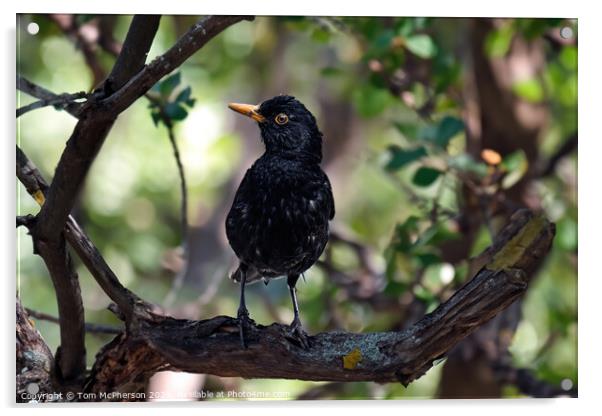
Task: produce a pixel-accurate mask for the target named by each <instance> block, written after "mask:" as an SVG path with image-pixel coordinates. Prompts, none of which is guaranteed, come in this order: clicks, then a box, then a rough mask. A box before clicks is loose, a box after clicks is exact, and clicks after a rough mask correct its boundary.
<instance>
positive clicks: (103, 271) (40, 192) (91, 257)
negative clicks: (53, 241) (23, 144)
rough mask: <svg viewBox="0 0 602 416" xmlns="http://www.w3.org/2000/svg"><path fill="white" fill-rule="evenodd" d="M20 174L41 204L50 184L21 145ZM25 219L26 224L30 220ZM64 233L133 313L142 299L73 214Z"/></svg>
mask: <svg viewBox="0 0 602 416" xmlns="http://www.w3.org/2000/svg"><path fill="white" fill-rule="evenodd" d="M17 177H18V178H19V180H20V181H21V183H22V184H23V185H24V186H25V189H26V190H27V192H28V193H29V194H30V195H31V196H32V197H33V198H34V199H35V200H36V201H37V202H38V204H40V205H42V204H43V203H44V200H45V193H46V192H47V189H48V184H47V182H46V181H45V180H44V178H43V177H42V174H41V173H40V171H39V170H38V169H37V167H36V166H35V165H34V164H33V162H31V161H30V160H29V159H28V158H27V156H26V155H25V153H23V151H22V150H21V149H20V148H19V147H18V146H17ZM24 222H25V225H26V224H27V222H28V221H24ZM64 235H65V238H66V239H67V241H68V242H69V244H70V245H71V247H72V248H73V249H74V250H75V252H76V253H77V255H78V256H79V257H80V259H81V260H82V262H83V263H84V265H85V266H86V267H87V268H88V270H89V271H90V273H92V276H93V277H94V279H95V280H96V281H97V283H98V284H99V285H100V287H101V288H102V289H103V290H104V292H105V293H106V294H107V295H108V296H109V298H111V300H113V302H115V303H116V304H117V306H118V308H119V310H120V312H121V313H123V314H124V315H126V316H131V315H132V313H133V308H134V307H135V306H136V305H143V302H142V301H141V300H140V299H139V298H138V297H137V296H136V295H135V294H133V293H132V292H130V291H129V290H127V289H126V288H125V287H123V285H122V284H121V283H120V282H119V279H118V278H117V276H116V275H115V273H113V271H112V270H111V268H110V267H109V265H108V264H107V263H106V262H105V260H104V259H103V257H102V256H101V254H100V252H99V251H98V249H97V248H96V247H95V246H94V244H93V243H92V241H90V238H88V236H87V235H86V234H85V233H84V232H83V231H82V229H81V228H80V226H79V225H78V224H77V222H76V221H75V220H74V219H73V217H71V216H69V217H68V218H67V224H66V225H65V229H64Z"/></svg>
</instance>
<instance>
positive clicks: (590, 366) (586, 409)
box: [0, 0, 602, 416]
mask: <svg viewBox="0 0 602 416" xmlns="http://www.w3.org/2000/svg"><path fill="white" fill-rule="evenodd" d="M2 3H3V4H2V6H3V8H4V9H5V10H3V12H4V13H2V14H1V17H0V19H2V23H3V32H2V33H3V34H4V36H3V42H2V46H3V50H4V53H3V57H4V62H5V64H4V65H1V66H0V67H1V68H0V70H1V71H2V76H1V77H0V80H2V82H3V91H6V94H7V96H5V97H7V98H5V100H2V108H3V111H2V117H3V120H2V121H3V123H2V125H3V126H5V129H4V130H5V131H4V140H3V143H4V146H5V147H4V149H3V150H4V151H3V153H2V154H3V158H2V161H3V162H4V163H3V169H2V170H1V172H2V173H1V174H2V175H3V176H2V182H1V183H2V184H3V186H4V192H5V194H4V195H5V198H4V199H3V202H2V203H0V207H1V208H0V209H2V213H3V215H2V218H3V219H4V220H5V223H4V225H5V227H4V229H5V230H6V231H5V232H3V233H2V236H3V238H2V244H3V246H2V247H1V249H0V256H1V258H0V264H2V265H5V270H6V273H3V275H2V279H1V280H2V282H3V284H4V285H5V287H4V291H3V292H2V293H3V294H4V295H5V296H4V300H5V305H4V308H3V311H4V318H5V319H2V322H3V330H2V332H1V333H2V335H3V337H4V338H3V342H2V344H0V345H2V347H3V353H2V360H3V362H2V366H1V367H0V368H2V369H3V370H4V371H3V373H4V374H3V376H2V377H0V383H1V384H0V394H1V396H2V399H3V401H4V403H6V404H7V405H9V406H10V404H11V403H12V401H13V397H14V396H13V393H12V392H13V391H14V373H13V370H12V369H14V355H13V354H14V338H13V337H14V309H13V308H14V306H13V305H14V303H13V299H14V298H13V296H14V287H15V285H14V276H15V248H14V235H15V234H14V231H13V229H14V213H15V204H14V201H15V195H14V193H15V180H14V176H13V168H12V166H13V165H12V163H13V155H14V153H13V152H14V150H13V149H14V148H13V147H12V143H13V140H14V127H13V126H14V118H13V115H14V95H13V90H14V71H15V69H14V68H15V67H14V59H15V37H14V26H15V13H17V12H36V13H40V12H55V13H58V12H78V13H84V12H85V13H125V14H130V13H133V12H137V13H150V14H152V13H163V14H209V13H218V14H257V15H263V14H280V15H381V16H383V15H385V16H386V15H414V16H456V17H457V16H484V17H485V16H487V17H490V16H517V17H518V16H520V17H525V16H529V17H576V18H579V29H578V30H579V130H580V135H581V143H580V146H579V188H580V190H581V192H580V193H579V235H580V238H579V242H580V253H579V254H580V256H579V277H580V284H579V335H580V337H579V363H580V365H579V395H580V398H579V399H577V400H538V401H536V400H504V401H501V400H494V401H491V400H482V401H441V400H439V401H428V402H427V401H398V402H374V401H371V402H366V401H335V402H323V401H321V402H286V403H257V402H253V403H238V404H226V403H217V404H216V403H199V404H197V405H196V406H194V407H187V408H186V409H184V408H182V409H180V410H185V411H194V412H195V413H197V414H198V411H199V410H201V411H206V412H210V413H211V414H212V415H213V414H222V413H231V412H233V411H237V412H241V411H243V409H244V412H245V416H253V415H262V416H263V415H266V414H282V412H283V411H286V414H287V416H288V415H291V416H292V415H304V416H306V415H307V412H317V411H319V409H320V410H321V409H322V408H326V409H325V410H326V411H332V410H334V409H335V408H336V409H341V411H342V412H345V415H348V414H349V415H358V414H364V413H365V412H367V411H370V410H371V409H372V408H373V407H377V410H376V411H377V412H379V413H381V412H391V413H393V412H395V413H399V412H401V411H403V412H405V413H418V412H424V411H425V410H429V411H431V412H437V413H440V414H445V415H446V416H447V415H463V416H464V415H471V414H475V415H476V414H478V415H481V416H482V415H483V413H484V412H487V414H488V415H489V414H492V415H498V414H499V415H502V414H503V415H507V414H508V412H517V411H518V412H521V413H522V411H525V410H531V411H533V412H538V413H539V412H545V415H546V416H548V415H555V414H562V415H566V414H567V413H573V414H579V415H581V414H592V413H593V412H594V410H593V409H594V406H595V405H597V404H598V403H596V402H597V401H599V400H596V399H598V398H599V397H600V393H599V391H598V390H599V388H598V386H600V385H601V382H600V375H601V374H602V369H601V368H600V358H599V354H600V351H602V348H601V345H600V332H599V331H600V318H599V316H600V311H599V309H598V310H597V309H596V306H598V305H599V303H600V300H599V299H600V297H601V296H602V290H601V289H602V288H601V287H600V277H599V273H597V271H598V270H599V268H600V266H599V264H598V263H597V262H596V261H595V260H596V255H597V256H598V257H600V254H599V252H597V251H598V250H599V249H598V247H599V246H600V244H599V238H600V237H599V236H602V230H601V226H600V224H601V223H602V218H601V215H600V207H601V206H602V205H601V203H600V202H599V201H598V200H597V199H596V196H598V195H599V194H600V189H601V187H602V186H601V183H600V177H601V176H602V175H601V173H600V169H599V168H598V167H599V166H600V165H601V162H600V160H601V158H602V151H601V150H602V149H601V147H600V143H601V141H602V138H601V137H600V131H601V130H602V129H601V127H600V123H599V122H598V120H599V119H600V112H601V111H602V110H601V107H602V106H601V105H600V103H601V100H602V94H601V92H602V91H601V88H600V73H601V72H602V71H601V68H602V62H601V59H600V53H599V50H600V44H599V40H600V39H602V36H601V35H600V31H601V30H602V27H601V26H602V25H601V24H600V19H601V18H600V16H599V15H598V14H596V13H595V2H593V1H588V2H585V1H545V2H543V1H542V2H527V1H524V0H520V1H519V0H503V1H500V0H498V1H493V2H484V1H478V2H477V1H474V0H473V1H468V0H456V1H428V0H421V1H400V2H393V0H389V1H386V0H370V1H368V2H359V1H358V2H351V1H347V2H330V3H327V2H325V1H319V0H302V1H295V0H280V1H275V0H255V1H249V0H244V1H243V0H238V1H224V0H222V1H219V2H207V1H202V0H190V1H180V2H176V1H170V2H167V3H166V2H154V3H152V2H150V1H147V2H135V1H131V2H125V1H123V0H104V1H102V2H90V1H77V2H74V1H67V0H49V1H48V0H47V1H33V0H20V1H19V2H18V3H17V2H15V1H7V2H2ZM596 236H598V238H596ZM109 406H110V405H106V404H105V405H102V404H101V405H94V406H85V408H86V409H87V410H86V411H90V412H92V413H96V412H98V413H102V414H105V413H106V412H107V409H106V407H109ZM69 407H70V408H69V409H67V408H65V407H58V406H44V407H43V410H42V409H40V410H38V411H43V412H45V413H47V412H50V413H51V414H54V413H55V412H56V413H60V414H61V415H63V414H64V413H65V412H68V411H72V410H74V411H77V412H78V413H80V412H81V411H82V407H84V406H81V405H80V406H77V409H73V407H74V406H69ZM110 407H111V411H112V412H113V411H116V410H117V411H127V412H131V411H132V410H133V406H125V407H127V408H129V409H121V408H120V409H117V408H116V406H110ZM142 407H143V408H144V409H145V411H146V412H148V413H149V414H160V415H164V414H165V412H166V407H174V405H173V404H170V405H168V404H157V403H154V404H148V405H145V406H142ZM178 407H182V405H179V406H178ZM596 407H598V408H599V405H598V406H596ZM234 409H236V410H234ZM21 410H24V409H21ZM31 410H33V409H32V408H31V407H29V409H28V410H27V411H28V412H29V411H31ZM429 413H430V412H429ZM421 414H422V413H421Z"/></svg>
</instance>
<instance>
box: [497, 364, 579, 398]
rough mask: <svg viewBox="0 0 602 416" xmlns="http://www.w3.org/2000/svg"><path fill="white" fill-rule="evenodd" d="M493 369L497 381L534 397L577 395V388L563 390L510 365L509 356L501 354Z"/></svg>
mask: <svg viewBox="0 0 602 416" xmlns="http://www.w3.org/2000/svg"><path fill="white" fill-rule="evenodd" d="M493 369H494V371H495V375H496V377H497V379H498V381H499V382H501V383H503V384H512V385H515V386H516V387H517V388H518V389H519V391H520V392H521V393H523V394H525V395H528V396H531V397H535V398H550V397H577V388H575V387H571V388H570V389H568V390H565V389H563V388H561V387H558V386H555V385H552V384H550V383H548V382H546V381H543V380H540V379H538V378H537V377H536V376H535V375H534V374H533V372H532V371H531V370H529V369H527V368H516V367H514V366H512V364H511V358H510V357H508V356H503V357H502V358H500V360H498V362H496V363H494V364H493Z"/></svg>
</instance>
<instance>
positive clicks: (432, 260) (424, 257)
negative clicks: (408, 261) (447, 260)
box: [414, 252, 441, 267]
mask: <svg viewBox="0 0 602 416" xmlns="http://www.w3.org/2000/svg"><path fill="white" fill-rule="evenodd" d="M414 257H415V258H416V260H418V263H419V264H420V267H428V266H432V265H434V264H439V263H441V257H439V256H438V255H436V254H434V253H428V252H424V253H414Z"/></svg>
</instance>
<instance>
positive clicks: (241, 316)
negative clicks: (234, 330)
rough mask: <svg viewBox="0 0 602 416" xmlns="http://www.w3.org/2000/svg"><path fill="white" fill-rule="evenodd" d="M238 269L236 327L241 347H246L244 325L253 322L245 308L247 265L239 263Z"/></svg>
mask: <svg viewBox="0 0 602 416" xmlns="http://www.w3.org/2000/svg"><path fill="white" fill-rule="evenodd" d="M240 271H241V272H242V273H241V274H242V277H241V279H240V303H239V305H238V316H237V317H238V329H239V332H240V343H241V344H242V347H243V348H247V344H246V342H245V327H246V326H249V325H250V324H251V323H253V320H251V318H249V310H248V309H247V305H246V303H245V284H246V283H247V267H246V266H244V265H242V264H241V265H240Z"/></svg>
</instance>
